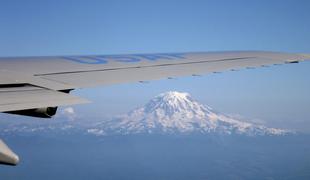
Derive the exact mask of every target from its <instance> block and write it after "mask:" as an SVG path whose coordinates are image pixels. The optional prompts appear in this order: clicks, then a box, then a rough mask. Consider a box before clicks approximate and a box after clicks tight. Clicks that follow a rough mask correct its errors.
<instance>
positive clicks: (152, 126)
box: [105, 91, 287, 135]
mask: <svg viewBox="0 0 310 180" xmlns="http://www.w3.org/2000/svg"><path fill="white" fill-rule="evenodd" d="M105 126H106V127H111V129H112V130H113V131H115V130H116V131H117V132H120V133H125V134H130V133H156V132H157V133H158V132H159V133H221V134H234V133H235V134H247V135H282V134H285V133H287V132H286V131H285V130H280V129H274V128H267V127H265V126H262V125H255V124H251V123H248V122H244V121H240V120H237V119H234V118H231V117H229V116H226V115H223V114H219V113H215V112H213V110H212V109H211V108H209V107H208V106H205V105H203V104H201V103H199V102H198V101H195V100H194V99H193V98H192V97H191V96H190V94H188V93H183V92H177V91H168V92H165V93H161V94H159V95H157V96H155V97H154V98H153V99H151V100H150V101H149V102H148V103H147V104H146V105H145V106H143V107H140V108H137V109H135V110H133V111H131V112H130V113H128V114H126V115H124V116H121V117H120V118H118V119H116V120H115V119H114V120H113V121H111V124H109V125H105Z"/></svg>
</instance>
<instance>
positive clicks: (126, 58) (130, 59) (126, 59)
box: [97, 55, 141, 63]
mask: <svg viewBox="0 0 310 180" xmlns="http://www.w3.org/2000/svg"><path fill="white" fill-rule="evenodd" d="M97 57H101V58H106V59H111V60H114V61H117V62H122V63H132V62H139V61H141V59H139V58H137V57H134V56H114V55H113V56H97Z"/></svg>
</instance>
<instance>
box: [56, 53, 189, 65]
mask: <svg viewBox="0 0 310 180" xmlns="http://www.w3.org/2000/svg"><path fill="white" fill-rule="evenodd" d="M185 55H186V54H184V53H164V54H135V55H102V56H101V55H100V56H70V57H68V56H66V57H61V58H63V59H66V60H70V61H74V62H77V63H80V64H106V63H108V60H113V61H116V62H121V63H134V62H140V61H141V60H148V61H158V60H178V59H186V57H185Z"/></svg>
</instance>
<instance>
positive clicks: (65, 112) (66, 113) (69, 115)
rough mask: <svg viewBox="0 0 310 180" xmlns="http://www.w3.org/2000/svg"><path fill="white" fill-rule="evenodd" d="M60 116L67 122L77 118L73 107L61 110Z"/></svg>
mask: <svg viewBox="0 0 310 180" xmlns="http://www.w3.org/2000/svg"><path fill="white" fill-rule="evenodd" d="M61 114H62V115H63V116H65V117H66V118H68V119H69V120H72V121H73V120H75V119H76V117H77V114H76V112H75V110H74V108H73V107H67V108H65V109H63V110H62V112H61Z"/></svg>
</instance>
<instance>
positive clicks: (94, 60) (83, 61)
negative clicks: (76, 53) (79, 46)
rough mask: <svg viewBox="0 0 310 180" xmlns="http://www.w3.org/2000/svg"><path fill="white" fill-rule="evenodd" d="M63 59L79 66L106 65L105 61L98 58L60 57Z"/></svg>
mask: <svg viewBox="0 0 310 180" xmlns="http://www.w3.org/2000/svg"><path fill="white" fill-rule="evenodd" d="M62 58H63V59H66V60H70V61H74V62H77V63H80V64H106V63H107V61H106V60H105V59H102V58H99V57H89V56H80V57H67V56H66V57H62Z"/></svg>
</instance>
